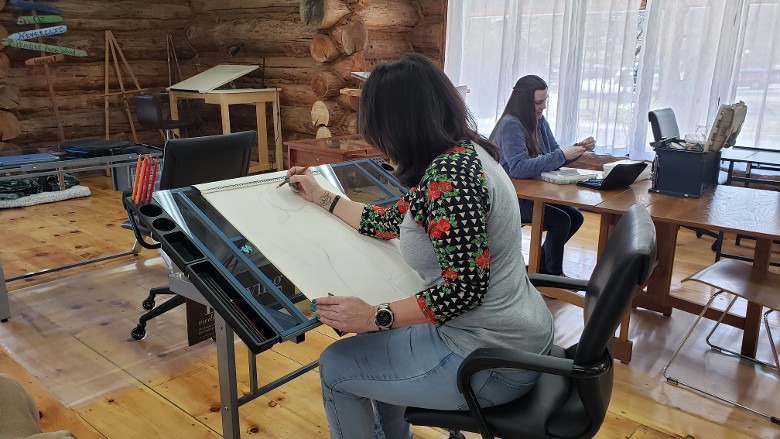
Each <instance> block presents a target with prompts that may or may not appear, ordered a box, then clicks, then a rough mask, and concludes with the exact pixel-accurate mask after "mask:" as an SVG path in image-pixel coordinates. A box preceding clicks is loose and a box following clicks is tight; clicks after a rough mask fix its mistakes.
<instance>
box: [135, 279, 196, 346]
mask: <svg viewBox="0 0 780 439" xmlns="http://www.w3.org/2000/svg"><path fill="white" fill-rule="evenodd" d="M158 289H166V290H167V288H166V287H160V288H155V289H153V290H152V291H154V290H158ZM168 292H169V293H170V291H168ZM150 293H151V292H150ZM172 294H175V293H172ZM149 298H152V306H154V298H153V296H152V295H150V296H149V297H147V298H146V300H144V304H146V301H147V300H149ZM186 301H187V298H186V297H184V296H180V295H178V294H175V295H174V296H173V297H172V298H170V299H168V300H166V301H165V302H163V304H162V305H160V306H158V307H156V308H153V309H152V310H150V311H148V312H145V313H144V314H143V315H142V316H141V317H140V318H139V319H138V325H137V326H136V327H135V328H133V330H132V331H130V336H131V337H132V338H133V340H143V339H145V338H146V322H148V321H149V320H151V319H153V318H155V317H157V316H159V315H161V314H163V313H166V312H168V311H170V310H172V309H174V308H176V307H178V306H179V305H183V304H184V303H185V302H186Z"/></svg>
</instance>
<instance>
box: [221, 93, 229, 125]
mask: <svg viewBox="0 0 780 439" xmlns="http://www.w3.org/2000/svg"><path fill="white" fill-rule="evenodd" d="M219 100H220V102H219V113H220V114H221V115H222V134H230V104H228V102H227V100H226V98H225V95H224V94H223V95H220V97H219Z"/></svg>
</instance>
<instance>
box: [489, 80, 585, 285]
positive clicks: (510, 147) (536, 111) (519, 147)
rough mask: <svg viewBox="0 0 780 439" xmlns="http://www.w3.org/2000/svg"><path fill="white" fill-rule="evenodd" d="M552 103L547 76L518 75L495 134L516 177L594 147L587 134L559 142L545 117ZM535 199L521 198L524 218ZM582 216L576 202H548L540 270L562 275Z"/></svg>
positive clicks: (552, 166) (529, 215)
mask: <svg viewBox="0 0 780 439" xmlns="http://www.w3.org/2000/svg"><path fill="white" fill-rule="evenodd" d="M545 108H547V84H546V83H545V82H544V80H542V78H540V77H538V76H535V75H527V76H523V77H522V78H520V79H518V80H517V83H515V87H514V89H512V95H511V96H510V97H509V101H508V102H507V103H506V108H505V109H504V114H502V115H501V118H500V119H499V120H498V123H497V124H496V127H495V128H494V129H493V133H491V134H490V140H491V141H492V142H493V143H495V144H496V145H498V147H499V149H500V150H501V158H500V162H501V166H503V168H504V170H506V172H507V174H509V176H510V177H512V178H534V177H538V176H539V175H541V174H542V172H546V171H552V170H555V169H558V168H560V167H561V166H564V165H567V164H569V163H571V162H573V161H575V160H577V159H578V158H580V157H581V156H582V154H583V153H585V151H593V148H594V146H595V145H596V142H595V141H594V140H593V137H588V138H586V139H584V140H582V141H580V142H578V143H576V144H574V145H572V146H564V147H563V148H561V147H560V146H558V142H557V141H556V140H555V137H553V133H552V131H551V130H550V125H549V124H548V123H547V119H545V118H544V115H543V113H544V109H545ZM532 213H533V202H532V201H530V200H523V199H520V215H521V217H522V220H523V222H529V223H530V222H531V218H532ZM582 222H583V217H582V214H581V213H580V211H579V210H577V208H576V207H571V206H560V205H556V204H547V205H546V206H545V208H544V227H545V228H546V229H547V236H546V237H545V239H544V244H543V245H542V252H541V256H540V264H539V272H540V273H544V274H554V275H563V246H564V245H565V244H566V242H568V241H569V239H571V237H572V236H574V234H575V233H576V232H577V230H579V228H580V226H582Z"/></svg>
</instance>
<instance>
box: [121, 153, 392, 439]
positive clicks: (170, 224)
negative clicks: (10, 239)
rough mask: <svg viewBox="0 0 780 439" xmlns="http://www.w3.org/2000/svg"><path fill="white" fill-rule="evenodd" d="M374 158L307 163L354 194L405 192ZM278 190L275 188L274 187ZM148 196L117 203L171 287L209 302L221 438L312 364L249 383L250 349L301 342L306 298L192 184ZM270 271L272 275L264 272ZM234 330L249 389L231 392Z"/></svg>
mask: <svg viewBox="0 0 780 439" xmlns="http://www.w3.org/2000/svg"><path fill="white" fill-rule="evenodd" d="M382 164H383V161H382V160H381V159H362V160H356V161H352V162H344V163H337V164H333V165H323V166H318V167H316V168H312V169H314V170H315V171H317V172H319V173H320V174H322V175H328V176H329V177H330V178H329V181H332V182H335V183H336V184H337V185H338V186H339V189H340V190H342V192H344V193H346V194H348V195H349V197H350V198H352V199H353V200H355V201H361V202H372V203H375V204H379V205H387V204H392V203H395V202H396V201H397V200H398V199H399V198H400V197H401V196H403V194H404V193H405V192H406V188H404V187H403V186H401V185H400V184H399V183H398V182H397V181H396V180H395V179H394V178H393V177H392V176H391V175H390V174H389V173H388V172H387V171H386V170H384V169H383V168H382V167H381V165H382ZM280 190H281V189H280ZM153 198H154V199H153V201H152V202H151V203H149V204H144V205H140V206H139V205H135V204H134V203H133V202H132V200H131V199H130V197H125V199H124V204H125V207H126V208H127V209H129V211H130V213H131V215H132V216H133V217H134V218H135V219H136V220H137V221H138V224H139V225H140V226H141V227H145V228H147V229H148V230H150V231H151V234H152V237H153V238H154V239H155V241H158V242H159V243H160V244H161V247H162V250H163V251H164V252H165V253H166V255H167V256H168V257H169V258H170V259H171V261H172V262H173V264H174V265H175V267H174V268H175V269H176V270H178V271H179V272H181V273H183V274H184V275H186V277H184V276H177V277H176V278H175V279H173V278H171V279H172V280H174V281H175V282H171V284H170V287H171V290H172V291H174V292H177V293H181V294H182V295H185V296H187V297H190V298H192V291H193V287H194V288H195V289H196V290H197V292H196V294H199V295H200V297H201V298H202V299H201V300H200V301H202V302H205V303H206V304H208V305H209V306H211V307H212V308H213V309H214V316H215V319H214V320H215V339H216V342H217V361H218V364H217V367H218V373H219V388H220V400H221V407H222V411H221V412H222V428H223V436H224V437H225V438H238V437H240V429H239V418H238V408H239V406H241V405H243V404H245V403H247V402H249V401H251V400H253V399H255V398H257V397H259V396H261V395H263V394H264V393H266V392H269V391H271V390H273V389H275V388H276V387H278V386H280V385H282V384H284V383H286V382H288V381H290V380H292V379H294V378H296V377H298V376H300V375H302V374H303V373H305V372H307V371H309V370H312V369H314V368H315V367H317V362H316V361H314V362H312V363H309V364H307V365H304V366H302V367H300V368H299V369H297V370H295V371H293V372H291V373H289V374H287V375H285V376H282V377H280V378H277V379H275V380H273V381H271V382H269V383H267V384H265V385H263V386H258V384H257V360H256V356H257V355H258V354H260V353H261V352H263V351H265V350H268V349H270V348H271V347H272V346H274V345H275V344H277V343H281V342H284V341H293V342H296V343H299V342H302V341H303V340H304V338H305V333H306V332H307V331H309V330H311V329H313V328H315V327H317V326H319V324H320V323H319V321H317V320H315V319H314V318H313V316H312V313H311V312H310V311H309V304H310V301H309V300H308V299H306V297H305V296H304V295H303V294H302V293H301V292H300V291H298V289H297V288H294V289H293V290H288V291H282V290H280V289H279V288H278V287H277V285H279V283H280V282H279V278H278V275H275V274H271V275H270V276H271V277H269V273H279V272H278V270H276V269H275V267H273V266H272V265H271V264H270V262H269V261H268V260H267V259H266V258H265V257H264V256H263V254H262V252H261V251H260V249H258V248H256V247H255V246H254V245H253V244H252V243H251V242H249V241H248V240H247V239H246V238H244V236H243V235H242V234H241V233H240V232H239V231H238V230H237V229H236V228H235V227H233V225H232V224H231V223H229V222H228V221H226V220H225V219H224V217H223V216H222V215H221V214H220V213H219V212H218V211H217V209H215V208H214V207H213V206H211V204H210V203H209V202H208V201H206V199H205V197H204V196H203V195H201V194H200V192H199V191H198V190H197V189H195V188H193V187H188V188H181V189H171V190H164V191H157V192H155V193H154V196H153ZM273 276H276V279H273V278H272V277H273ZM234 335H238V337H239V338H240V339H241V340H242V342H243V343H244V344H246V345H247V347H248V348H249V350H250V351H251V353H252V355H250V357H251V358H250V361H249V369H250V370H249V377H250V383H249V387H250V392H249V393H248V394H246V395H243V396H241V397H240V398H239V397H238V390H237V382H236V361H235V347H234Z"/></svg>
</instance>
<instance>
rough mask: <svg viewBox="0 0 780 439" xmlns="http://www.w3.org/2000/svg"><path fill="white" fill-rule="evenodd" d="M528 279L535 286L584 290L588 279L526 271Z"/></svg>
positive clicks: (586, 287)
mask: <svg viewBox="0 0 780 439" xmlns="http://www.w3.org/2000/svg"><path fill="white" fill-rule="evenodd" d="M528 279H529V280H530V281H531V283H532V284H533V286H535V287H553V288H565V289H567V290H577V291H585V290H586V289H588V281H587V280H583V279H575V278H572V277H563V276H554V275H551V274H539V273H528Z"/></svg>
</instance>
